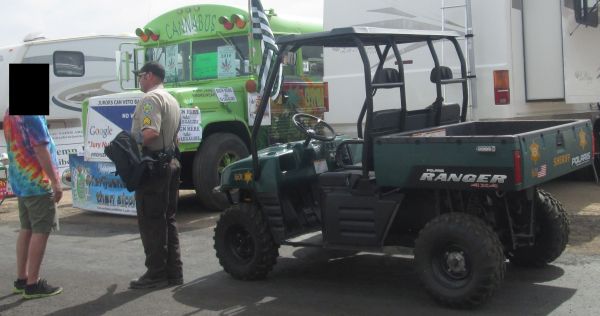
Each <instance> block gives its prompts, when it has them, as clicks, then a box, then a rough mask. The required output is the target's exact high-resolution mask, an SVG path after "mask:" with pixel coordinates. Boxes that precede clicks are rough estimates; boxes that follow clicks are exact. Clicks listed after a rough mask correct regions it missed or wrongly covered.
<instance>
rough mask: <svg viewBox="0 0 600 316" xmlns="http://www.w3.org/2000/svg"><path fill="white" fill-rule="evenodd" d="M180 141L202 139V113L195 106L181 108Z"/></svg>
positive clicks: (195, 141)
mask: <svg viewBox="0 0 600 316" xmlns="http://www.w3.org/2000/svg"><path fill="white" fill-rule="evenodd" d="M180 111H181V128H180V129H179V134H177V138H178V139H179V142H180V143H199V142H200V141H201V140H202V126H201V125H200V124H201V123H202V115H201V114H200V110H199V109H197V108H190V109H181V110H180Z"/></svg>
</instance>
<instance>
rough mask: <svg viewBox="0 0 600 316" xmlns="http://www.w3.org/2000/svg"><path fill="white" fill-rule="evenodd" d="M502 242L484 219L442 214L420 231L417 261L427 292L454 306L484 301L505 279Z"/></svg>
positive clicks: (466, 215)
mask: <svg viewBox="0 0 600 316" xmlns="http://www.w3.org/2000/svg"><path fill="white" fill-rule="evenodd" d="M504 260H505V259H504V253H503V251H502V244H501V243H500V240H499V239H498V236H497V234H496V233H495V232H494V231H493V230H492V229H491V228H490V227H489V226H488V225H486V224H485V223H484V222H483V221H482V220H481V219H479V218H477V217H475V216H472V215H469V214H463V213H447V214H442V215H440V216H438V217H436V218H434V219H433V220H431V221H430V222H429V223H428V224H427V225H425V227H424V228H423V229H422V230H421V232H420V233H419V237H418V239H417V241H416V245H415V263H416V267H417V273H418V274H419V276H420V278H421V281H422V283H423V285H424V286H425V289H426V290H427V292H428V293H429V294H430V295H431V296H432V297H433V298H434V299H435V300H436V301H438V302H440V303H442V304H444V305H449V306H452V307H465V308H469V307H474V306H477V305H480V304H482V303H483V302H485V301H486V300H487V299H488V298H489V297H490V296H491V295H492V294H493V292H494V290H495V289H496V287H498V285H499V284H500V283H501V282H502V280H503V279H504V272H505V269H506V267H505V264H504Z"/></svg>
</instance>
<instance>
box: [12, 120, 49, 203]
mask: <svg viewBox="0 0 600 316" xmlns="http://www.w3.org/2000/svg"><path fill="white" fill-rule="evenodd" d="M3 127H4V138H5V139H6V148H7V151H8V159H9V163H10V164H9V168H8V182H9V183H10V186H11V188H12V190H13V192H15V195H17V196H33V195H42V194H47V193H49V192H51V191H52V189H51V183H50V179H49V178H48V177H47V176H46V174H45V173H44V170H43V169H42V166H41V165H40V163H39V161H38V160H37V158H36V156H35V152H34V151H33V147H34V146H39V145H43V144H46V146H47V148H48V151H50V155H51V157H52V161H53V162H54V167H55V168H56V166H57V165H58V163H57V161H58V160H57V157H56V147H55V145H54V141H52V138H51V137H50V134H49V133H48V127H47V126H46V119H45V118H44V117H43V116H41V115H8V111H7V112H6V114H5V115H4V123H3Z"/></svg>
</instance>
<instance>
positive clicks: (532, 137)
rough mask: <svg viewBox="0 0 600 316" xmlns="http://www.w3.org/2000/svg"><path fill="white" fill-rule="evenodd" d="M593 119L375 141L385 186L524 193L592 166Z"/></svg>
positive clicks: (467, 127)
mask: <svg viewBox="0 0 600 316" xmlns="http://www.w3.org/2000/svg"><path fill="white" fill-rule="evenodd" d="M592 144H593V141H592V126H591V123H590V121H589V120H544V121H484V122H467V123H458V124H452V125H446V126H440V127H435V128H428V129H423V130H418V131H410V132H402V133H395V134H390V135H384V136H379V137H376V138H375V139H374V148H373V158H374V170H375V175H376V178H377V184H378V185H380V186H399V187H420V188H449V189H468V188H471V189H500V190H504V191H513V190H521V189H523V188H527V187H530V186H534V185H537V184H540V183H542V182H545V181H548V180H550V179H552V178H556V177H558V176H561V175H564V174H566V173H569V172H572V171H574V170H576V169H579V168H582V167H585V166H588V165H589V164H590V163H591V161H592V158H593V153H592V146H593V145H592Z"/></svg>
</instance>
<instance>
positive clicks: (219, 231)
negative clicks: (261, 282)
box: [213, 203, 279, 280]
mask: <svg viewBox="0 0 600 316" xmlns="http://www.w3.org/2000/svg"><path fill="white" fill-rule="evenodd" d="M213 238H214V241H215V246H214V247H215V250H216V252H217V258H219V263H220V264H221V266H222V267H223V269H224V270H225V272H227V273H229V274H231V276H233V277H234V278H236V279H240V280H257V279H264V278H265V277H266V276H267V273H269V271H271V269H273V266H274V265H275V262H276V260H277V257H278V256H279V252H278V249H279V245H277V244H275V242H274V241H273V237H272V236H271V232H270V231H269V227H268V225H267V223H266V221H265V220H264V217H263V215H262V213H261V212H260V210H259V209H258V208H257V207H256V206H255V205H253V204H249V203H241V204H239V205H234V206H232V207H230V208H229V209H227V210H226V211H225V212H224V213H223V214H221V217H220V218H219V221H217V226H216V227H215V235H214V237H213Z"/></svg>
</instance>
